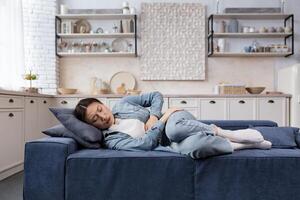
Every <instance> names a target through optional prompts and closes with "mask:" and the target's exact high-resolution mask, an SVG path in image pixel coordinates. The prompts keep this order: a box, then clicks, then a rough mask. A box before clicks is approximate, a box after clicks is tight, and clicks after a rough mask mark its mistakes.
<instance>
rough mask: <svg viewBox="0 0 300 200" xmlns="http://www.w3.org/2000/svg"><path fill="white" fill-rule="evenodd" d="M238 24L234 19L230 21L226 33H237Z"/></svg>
mask: <svg viewBox="0 0 300 200" xmlns="http://www.w3.org/2000/svg"><path fill="white" fill-rule="evenodd" d="M238 26H239V22H238V20H236V19H231V20H230V21H229V24H228V33H237V32H238Z"/></svg>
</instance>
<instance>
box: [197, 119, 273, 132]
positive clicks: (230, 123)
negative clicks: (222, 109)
mask: <svg viewBox="0 0 300 200" xmlns="http://www.w3.org/2000/svg"><path fill="white" fill-rule="evenodd" d="M200 121H201V122H203V123H205V124H215V125H216V126H219V127H221V128H223V129H229V130H237V129H246V128H249V127H255V126H268V127H277V126H278V125H277V123H276V122H273V121H270V120H200Z"/></svg>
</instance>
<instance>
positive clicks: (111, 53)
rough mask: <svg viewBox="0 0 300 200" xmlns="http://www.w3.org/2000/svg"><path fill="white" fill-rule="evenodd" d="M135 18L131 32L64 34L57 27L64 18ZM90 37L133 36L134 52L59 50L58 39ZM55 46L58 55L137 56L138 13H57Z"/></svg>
mask: <svg viewBox="0 0 300 200" xmlns="http://www.w3.org/2000/svg"><path fill="white" fill-rule="evenodd" d="M80 19H85V20H91V19H93V20H129V19H130V20H134V24H133V28H134V30H133V32H130V33H83V34H82V33H70V34H64V33H59V32H58V31H57V30H58V29H57V28H58V27H59V26H60V25H61V22H62V21H63V20H80ZM89 38H96V39H97V38H99V39H100V38H112V39H114V38H132V39H133V40H134V43H133V44H132V47H133V49H134V52H108V53H107V52H103V51H97V52H78V53H68V52H64V51H58V45H57V43H58V40H61V39H89ZM55 42H56V44H55V46H56V55H57V56H58V57H76V56H99V57H113V56H116V57H120V56H121V57H125V56H129V57H131V56H136V57H137V15H131V14H130V15H127V14H66V15H56V17H55Z"/></svg>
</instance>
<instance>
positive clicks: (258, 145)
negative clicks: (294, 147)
mask: <svg viewBox="0 0 300 200" xmlns="http://www.w3.org/2000/svg"><path fill="white" fill-rule="evenodd" d="M230 144H231V146H232V148H233V149H234V150H240V149H271V147H272V143H271V142H269V141H267V140H264V141H262V142H258V143H252V144H245V143H235V142H230Z"/></svg>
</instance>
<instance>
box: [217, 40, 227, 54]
mask: <svg viewBox="0 0 300 200" xmlns="http://www.w3.org/2000/svg"><path fill="white" fill-rule="evenodd" d="M218 47H219V51H220V52H225V39H223V38H221V39H218Z"/></svg>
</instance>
